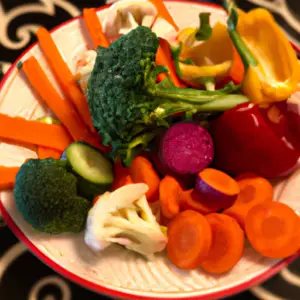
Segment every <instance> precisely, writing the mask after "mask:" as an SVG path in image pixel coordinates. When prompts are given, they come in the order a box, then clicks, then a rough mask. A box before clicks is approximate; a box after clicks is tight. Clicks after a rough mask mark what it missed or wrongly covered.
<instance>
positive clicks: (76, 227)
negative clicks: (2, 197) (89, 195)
mask: <svg viewBox="0 0 300 300" xmlns="http://www.w3.org/2000/svg"><path fill="white" fill-rule="evenodd" d="M14 196H15V200H16V205H17V208H18V210H19V211H20V212H21V214H22V215H23V217H24V219H25V220H26V221H27V222H28V223H29V224H31V225H32V227H33V228H35V229H37V230H39V231H42V232H47V233H51V234H60V233H63V232H80V231H82V230H83V229H84V226H85V222H86V218H87V214H88V211H89V209H90V207H91V202H90V201H88V200H87V199H85V198H82V197H79V196H78V194H77V178H76V177H75V175H73V174H72V173H71V172H69V170H68V163H67V161H59V160H54V159H51V158H48V159H44V160H39V159H31V160H29V161H28V162H26V163H25V164H23V165H22V167H21V169H20V171H19V172H18V174H17V176H16V183H15V188H14Z"/></svg>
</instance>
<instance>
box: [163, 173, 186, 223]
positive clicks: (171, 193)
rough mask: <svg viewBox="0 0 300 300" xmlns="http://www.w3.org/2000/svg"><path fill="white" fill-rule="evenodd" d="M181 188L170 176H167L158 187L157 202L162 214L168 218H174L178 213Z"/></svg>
mask: <svg viewBox="0 0 300 300" xmlns="http://www.w3.org/2000/svg"><path fill="white" fill-rule="evenodd" d="M181 191H182V190H181V187H180V184H179V182H178V181H177V180H176V179H175V178H174V177H172V176H170V175H167V176H166V177H165V178H164V179H163V180H162V181H161V182H160V185H159V201H160V205H161V211H162V214H163V215H164V216H165V217H166V218H168V219H172V218H174V217H175V216H176V215H177V214H178V213H179V211H180V194H181Z"/></svg>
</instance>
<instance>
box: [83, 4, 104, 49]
mask: <svg viewBox="0 0 300 300" xmlns="http://www.w3.org/2000/svg"><path fill="white" fill-rule="evenodd" d="M83 19H84V22H85V25H86V28H87V30H88V32H89V34H90V36H91V38H92V41H93V43H94V46H95V48H97V47H98V46H101V47H108V46H109V41H108V39H107V38H106V36H105V34H104V33H103V30H102V25H101V22H100V20H99V18H98V16H97V13H96V10H95V9H94V8H85V9H84V10H83Z"/></svg>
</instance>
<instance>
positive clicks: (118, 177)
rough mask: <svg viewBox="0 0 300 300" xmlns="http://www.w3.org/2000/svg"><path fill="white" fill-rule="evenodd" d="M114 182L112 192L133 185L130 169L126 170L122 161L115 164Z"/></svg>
mask: <svg viewBox="0 0 300 300" xmlns="http://www.w3.org/2000/svg"><path fill="white" fill-rule="evenodd" d="M114 174H115V177H114V182H113V184H112V190H113V191H114V190H117V189H118V188H120V187H122V186H124V185H128V184H131V183H133V181H132V178H131V176H130V172H129V168H124V167H123V166H122V163H121V162H120V161H116V163H115V164H114Z"/></svg>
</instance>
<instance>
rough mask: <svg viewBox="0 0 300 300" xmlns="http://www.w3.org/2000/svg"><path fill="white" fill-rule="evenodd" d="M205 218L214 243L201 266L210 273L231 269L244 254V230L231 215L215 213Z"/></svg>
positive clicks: (219, 272)
mask: <svg viewBox="0 0 300 300" xmlns="http://www.w3.org/2000/svg"><path fill="white" fill-rule="evenodd" d="M205 218H206V220H207V221H208V223H209V225H210V228H211V231H212V245H211V248H210V250H209V253H208V256H207V258H206V259H205V260H204V261H203V262H202V263H201V267H202V268H203V269H204V270H205V271H207V272H209V273H215V274H221V273H225V272H227V271H229V270H231V269H232V268H233V267H234V266H235V265H236V264H237V263H238V261H239V260H240V258H241V257H242V255H243V250H244V232H243V230H242V229H241V228H240V226H239V224H238V223H237V222H236V221H235V220H234V219H233V218H231V217H229V216H226V215H221V214H216V213H213V214H209V215H207V216H205Z"/></svg>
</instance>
